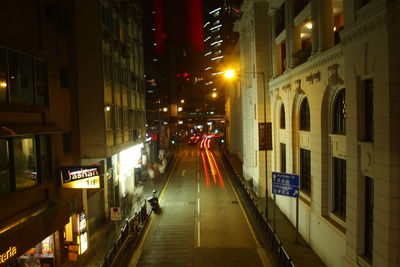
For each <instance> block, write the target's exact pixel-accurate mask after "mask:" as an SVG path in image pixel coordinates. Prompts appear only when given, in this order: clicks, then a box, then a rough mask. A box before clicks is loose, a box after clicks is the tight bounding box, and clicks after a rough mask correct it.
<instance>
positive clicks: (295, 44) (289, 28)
mask: <svg viewBox="0 0 400 267" xmlns="http://www.w3.org/2000/svg"><path fill="white" fill-rule="evenodd" d="M285 3H286V4H285V14H286V15H285V29H286V69H287V70H290V69H292V68H294V67H295V66H296V62H294V58H293V53H294V52H296V51H298V50H299V49H301V38H300V27H295V26H294V21H293V19H294V0H287V1H286V2H285Z"/></svg>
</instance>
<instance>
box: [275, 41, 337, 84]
mask: <svg viewBox="0 0 400 267" xmlns="http://www.w3.org/2000/svg"><path fill="white" fill-rule="evenodd" d="M339 60H343V50H342V46H341V45H340V44H338V45H337V46H335V47H333V48H331V49H329V50H327V51H325V52H324V53H321V54H319V55H317V56H314V57H312V58H311V59H309V60H308V61H307V62H305V63H303V64H301V65H299V66H297V67H296V68H294V69H292V70H290V71H287V72H286V73H284V74H282V75H280V76H278V77H276V78H275V79H271V80H270V82H269V86H270V88H271V87H279V86H281V84H282V83H283V82H286V81H287V80H291V79H298V77H299V76H301V75H304V74H305V73H307V72H308V73H311V74H312V73H313V72H316V71H317V72H319V70H318V69H320V68H322V67H323V66H326V65H328V64H332V63H333V62H338V61H339Z"/></svg>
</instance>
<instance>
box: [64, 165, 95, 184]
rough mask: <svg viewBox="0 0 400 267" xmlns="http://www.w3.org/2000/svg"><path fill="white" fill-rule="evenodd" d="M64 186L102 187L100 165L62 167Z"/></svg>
mask: <svg viewBox="0 0 400 267" xmlns="http://www.w3.org/2000/svg"><path fill="white" fill-rule="evenodd" d="M61 175H62V187H63V188H100V171H99V167H96V166H87V167H62V168H61Z"/></svg>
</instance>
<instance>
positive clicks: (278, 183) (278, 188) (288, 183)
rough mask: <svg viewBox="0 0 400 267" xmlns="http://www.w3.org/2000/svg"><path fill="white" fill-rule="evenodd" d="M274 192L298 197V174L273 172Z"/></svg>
mask: <svg viewBox="0 0 400 267" xmlns="http://www.w3.org/2000/svg"><path fill="white" fill-rule="evenodd" d="M272 193H273V194H277V195H282V196H287V197H295V198H298V197H299V176H298V175H297V174H290V173H281V172H272Z"/></svg>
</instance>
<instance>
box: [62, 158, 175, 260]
mask: <svg viewBox="0 0 400 267" xmlns="http://www.w3.org/2000/svg"><path fill="white" fill-rule="evenodd" d="M172 164H173V158H171V160H170V161H169V163H168V167H167V168H166V169H165V172H164V173H162V174H158V175H157V176H156V177H155V178H154V179H153V181H150V179H145V180H144V181H143V183H142V186H143V195H144V197H145V198H147V197H149V196H151V195H152V191H153V190H157V191H158V193H159V192H160V191H161V189H162V187H163V185H164V183H165V180H166V177H167V175H168V173H169V171H170V168H171V165H172ZM136 204H137V205H135V207H136V208H137V207H139V208H140V206H141V205H142V204H143V203H136ZM134 209H135V208H134ZM135 210H136V209H135ZM117 238H118V237H117V236H116V234H115V224H114V223H113V222H111V221H110V222H108V223H106V224H104V225H103V227H102V228H101V229H100V230H99V231H98V232H96V233H95V234H94V235H93V236H92V238H91V239H90V242H89V248H88V250H87V251H86V252H85V253H84V254H83V255H80V256H79V257H78V260H77V261H75V262H74V261H68V262H66V263H64V264H63V265H62V267H76V266H85V267H99V266H101V265H102V264H103V262H104V259H105V257H106V256H107V254H108V253H109V252H110V250H111V248H112V247H113V243H114V242H115V241H116V240H117Z"/></svg>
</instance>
